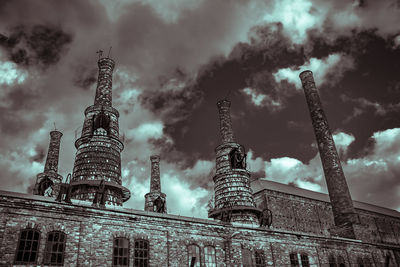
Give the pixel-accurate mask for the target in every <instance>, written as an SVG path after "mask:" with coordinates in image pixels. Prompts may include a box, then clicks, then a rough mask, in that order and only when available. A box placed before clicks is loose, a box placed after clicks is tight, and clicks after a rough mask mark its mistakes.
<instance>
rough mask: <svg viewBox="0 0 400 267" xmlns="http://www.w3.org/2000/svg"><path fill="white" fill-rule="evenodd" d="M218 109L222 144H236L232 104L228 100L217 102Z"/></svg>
mask: <svg viewBox="0 0 400 267" xmlns="http://www.w3.org/2000/svg"><path fill="white" fill-rule="evenodd" d="M217 107H218V111H219V123H220V131H221V137H222V143H229V142H235V138H234V137H233V130H232V121H231V114H230V112H229V109H230V107H231V102H230V101H229V100H227V99H223V100H220V101H218V102H217Z"/></svg>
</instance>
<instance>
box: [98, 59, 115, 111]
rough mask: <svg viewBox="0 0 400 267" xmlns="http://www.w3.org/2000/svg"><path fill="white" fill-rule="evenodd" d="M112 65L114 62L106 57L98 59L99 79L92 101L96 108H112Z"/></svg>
mask: <svg viewBox="0 0 400 267" xmlns="http://www.w3.org/2000/svg"><path fill="white" fill-rule="evenodd" d="M114 65H115V63H114V61H113V60H112V59H111V58H108V57H107V58H100V59H99V61H98V66H99V77H98V80H97V88H96V97H95V99H94V104H95V105H96V106H100V105H101V106H109V107H111V106H112V73H113V70H114Z"/></svg>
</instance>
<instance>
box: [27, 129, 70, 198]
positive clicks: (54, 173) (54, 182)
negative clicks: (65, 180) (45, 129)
mask: <svg viewBox="0 0 400 267" xmlns="http://www.w3.org/2000/svg"><path fill="white" fill-rule="evenodd" d="M62 135H63V134H62V133H61V132H59V131H57V130H54V131H51V132H50V143H49V150H48V151H47V158H46V163H45V165H44V171H43V172H42V173H39V174H38V175H37V176H36V184H35V188H34V189H33V194H34V195H41V196H55V195H56V194H57V192H58V189H59V188H58V184H60V183H61V181H62V177H61V175H59V174H58V158H59V155H60V141H61V137H62Z"/></svg>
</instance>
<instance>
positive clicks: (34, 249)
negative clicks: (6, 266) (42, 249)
mask: <svg viewBox="0 0 400 267" xmlns="http://www.w3.org/2000/svg"><path fill="white" fill-rule="evenodd" d="M39 236H40V233H39V231H37V230H34V229H26V230H22V231H21V234H20V236H19V241H18V247H17V254H16V255H15V263H16V264H27V263H35V262H36V258H37V254H38V249H39Z"/></svg>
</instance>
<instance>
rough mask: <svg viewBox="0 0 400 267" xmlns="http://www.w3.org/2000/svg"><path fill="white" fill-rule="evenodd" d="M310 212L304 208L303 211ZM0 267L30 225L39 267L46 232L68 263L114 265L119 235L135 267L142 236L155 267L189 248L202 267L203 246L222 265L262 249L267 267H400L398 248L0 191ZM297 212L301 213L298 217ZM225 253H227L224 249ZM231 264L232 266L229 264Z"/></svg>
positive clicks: (180, 259) (183, 261)
mask: <svg viewBox="0 0 400 267" xmlns="http://www.w3.org/2000/svg"><path fill="white" fill-rule="evenodd" d="M305 208H307V207H305ZM0 213H1V217H0V218H1V219H0V238H1V239H0V244H1V245H0V265H1V266H11V265H12V264H13V262H14V257H15V251H16V247H17V243H18V235H19V233H20V231H21V229H25V227H34V228H37V229H39V231H40V233H41V237H40V248H39V256H38V260H37V264H35V266H44V265H43V264H42V262H43V255H44V248H45V243H46V240H45V239H46V234H47V233H48V232H50V231H52V230H59V231H63V232H65V233H66V235H67V241H66V250H65V261H64V262H65V264H64V266H111V265H112V244H113V238H115V237H126V238H128V239H129V241H130V250H129V251H130V252H129V262H130V263H129V266H133V246H134V241H135V240H137V239H146V240H148V241H149V244H150V266H157V267H158V266H177V267H181V266H188V254H187V253H188V252H187V246H188V245H190V244H196V245H198V246H199V247H200V249H201V262H202V264H201V266H202V267H204V266H205V265H204V260H205V258H204V257H205V256H204V247H205V246H213V247H215V249H216V257H217V262H218V264H217V266H219V267H220V266H221V267H222V266H242V264H241V262H242V249H244V248H245V249H249V250H250V251H251V252H252V254H253V261H254V252H255V251H256V250H262V251H263V252H264V256H265V264H266V266H274V267H284V266H290V258H289V253H298V254H299V255H300V254H301V253H306V254H307V255H308V258H309V261H310V266H329V265H328V257H329V255H331V254H333V255H335V256H339V255H341V256H343V257H344V259H345V261H346V266H350V263H351V266H357V265H356V263H357V258H358V257H364V258H366V257H367V258H369V259H370V260H371V262H372V264H373V266H384V265H383V264H384V262H385V257H386V255H390V257H391V261H390V264H389V266H391V267H393V266H397V265H396V263H395V261H394V260H395V255H394V253H393V251H394V250H396V249H397V250H400V246H399V245H394V244H386V245H383V244H377V243H373V242H361V241H356V240H348V239H341V238H334V237H329V236H325V235H323V234H313V233H312V234H311V233H310V234H307V233H301V232H296V231H287V230H284V229H275V228H274V229H272V228H271V229H266V228H259V227H250V226H244V225H236V224H235V225H232V224H229V223H221V222H218V221H213V220H204V219H195V218H188V217H181V216H175V215H168V214H159V213H153V212H144V211H138V210H131V209H123V208H111V207H110V208H108V209H107V210H101V209H95V208H92V207H91V206H90V203H89V202H80V201H74V204H73V205H68V204H63V203H61V204H60V203H57V202H54V201H53V200H51V199H48V198H45V197H38V196H35V197H33V196H29V195H24V194H14V193H8V192H4V191H3V192H1V193H0ZM293 214H297V213H295V212H294V213H293ZM227 248H230V249H229V250H227ZM229 262H230V263H229Z"/></svg>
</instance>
